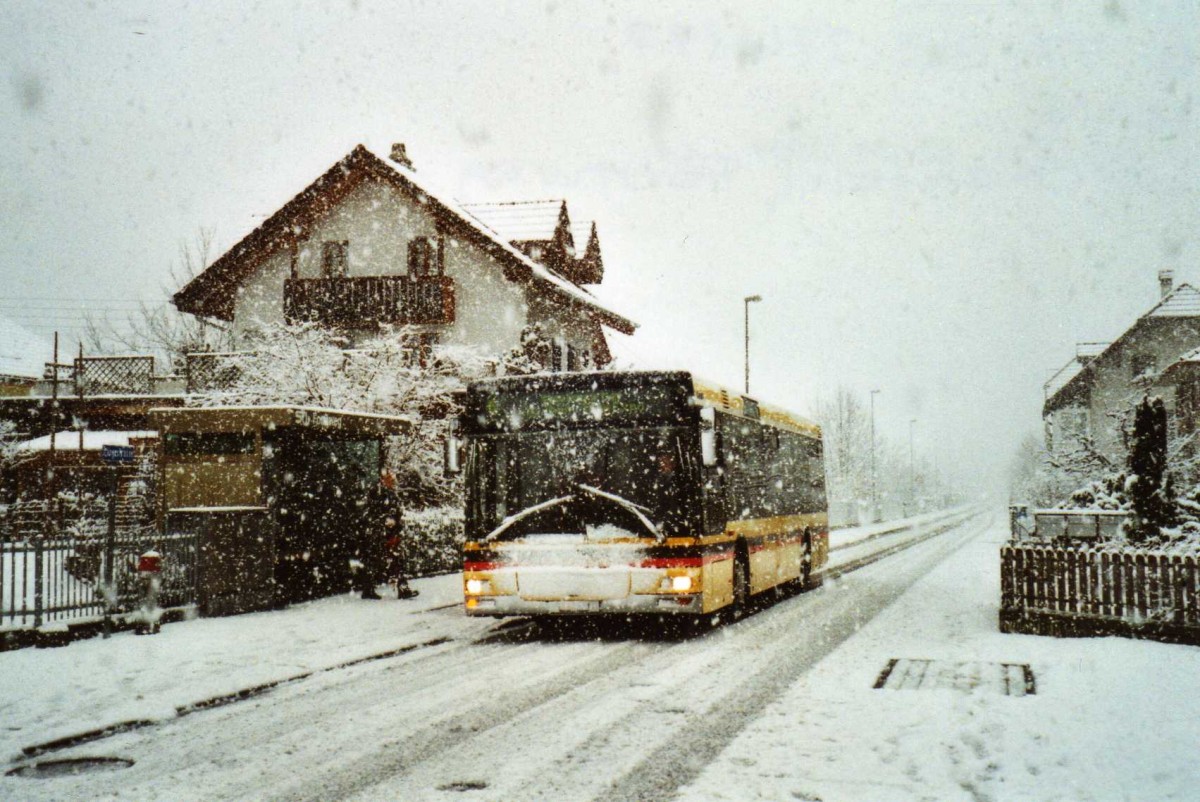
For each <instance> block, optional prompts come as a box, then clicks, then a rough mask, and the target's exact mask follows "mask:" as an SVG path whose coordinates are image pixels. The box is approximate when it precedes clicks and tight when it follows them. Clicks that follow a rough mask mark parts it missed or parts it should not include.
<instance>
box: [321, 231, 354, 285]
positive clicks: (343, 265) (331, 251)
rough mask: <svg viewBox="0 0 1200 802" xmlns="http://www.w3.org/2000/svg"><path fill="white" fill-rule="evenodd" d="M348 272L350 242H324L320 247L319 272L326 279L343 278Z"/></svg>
mask: <svg viewBox="0 0 1200 802" xmlns="http://www.w3.org/2000/svg"><path fill="white" fill-rule="evenodd" d="M349 270H350V240H345V239H344V240H326V241H325V242H324V243H322V245H321V272H322V273H323V274H324V276H325V277H326V278H334V277H336V276H344V275H346V273H348V272H349Z"/></svg>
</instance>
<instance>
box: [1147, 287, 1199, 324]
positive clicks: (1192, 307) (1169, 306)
mask: <svg viewBox="0 0 1200 802" xmlns="http://www.w3.org/2000/svg"><path fill="white" fill-rule="evenodd" d="M1143 317H1200V290H1197V289H1196V288H1195V287H1193V286H1192V285H1190V284H1180V285H1179V286H1178V287H1176V288H1175V289H1174V290H1172V291H1171V293H1170V294H1169V295H1167V297H1166V298H1163V299H1162V300H1161V301H1159V302H1158V303H1157V304H1156V305H1155V306H1154V308H1153V309H1151V310H1150V311H1149V312H1147V313H1146V314H1145V315H1143Z"/></svg>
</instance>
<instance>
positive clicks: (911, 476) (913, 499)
mask: <svg viewBox="0 0 1200 802" xmlns="http://www.w3.org/2000/svg"><path fill="white" fill-rule="evenodd" d="M916 422H917V419H916V418H912V419H911V420H909V422H908V503H909V504H910V505H912V506H916V503H917V480H916V475H917V474H916V469H915V467H914V466H915V463H914V461H913V425H914V424H915V423H916Z"/></svg>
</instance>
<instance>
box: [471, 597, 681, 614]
mask: <svg viewBox="0 0 1200 802" xmlns="http://www.w3.org/2000/svg"><path fill="white" fill-rule="evenodd" d="M702 606H703V605H702V604H701V598H700V596H699V595H698V594H692V595H683V594H672V595H669V596H667V595H653V596H650V595H646V596H626V597H625V598H623V599H553V600H551V599H537V600H534V599H523V598H521V597H520V596H467V598H466V603H465V607H466V611H467V615H477V616H509V615H530V616H543V615H547V616H570V615H606V614H608V615H634V614H648V613H653V614H655V615H663V614H676V613H693V614H694V613H699V612H701V608H702Z"/></svg>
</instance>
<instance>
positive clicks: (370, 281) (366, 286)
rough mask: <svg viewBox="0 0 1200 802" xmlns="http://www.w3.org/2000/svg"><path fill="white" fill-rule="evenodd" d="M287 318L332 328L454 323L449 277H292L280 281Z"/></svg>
mask: <svg viewBox="0 0 1200 802" xmlns="http://www.w3.org/2000/svg"><path fill="white" fill-rule="evenodd" d="M283 314H284V317H285V318H286V319H287V321H288V322H289V323H300V322H305V321H311V322H314V323H321V324H323V325H326V326H334V327H337V328H348V329H349V328H353V329H362V328H371V327H373V326H378V325H396V326H403V325H407V324H417V323H441V324H449V323H453V322H454V281H453V279H451V278H450V277H448V276H423V277H421V278H412V277H410V276H343V277H340V278H291V279H287V280H285V281H284V283H283Z"/></svg>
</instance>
